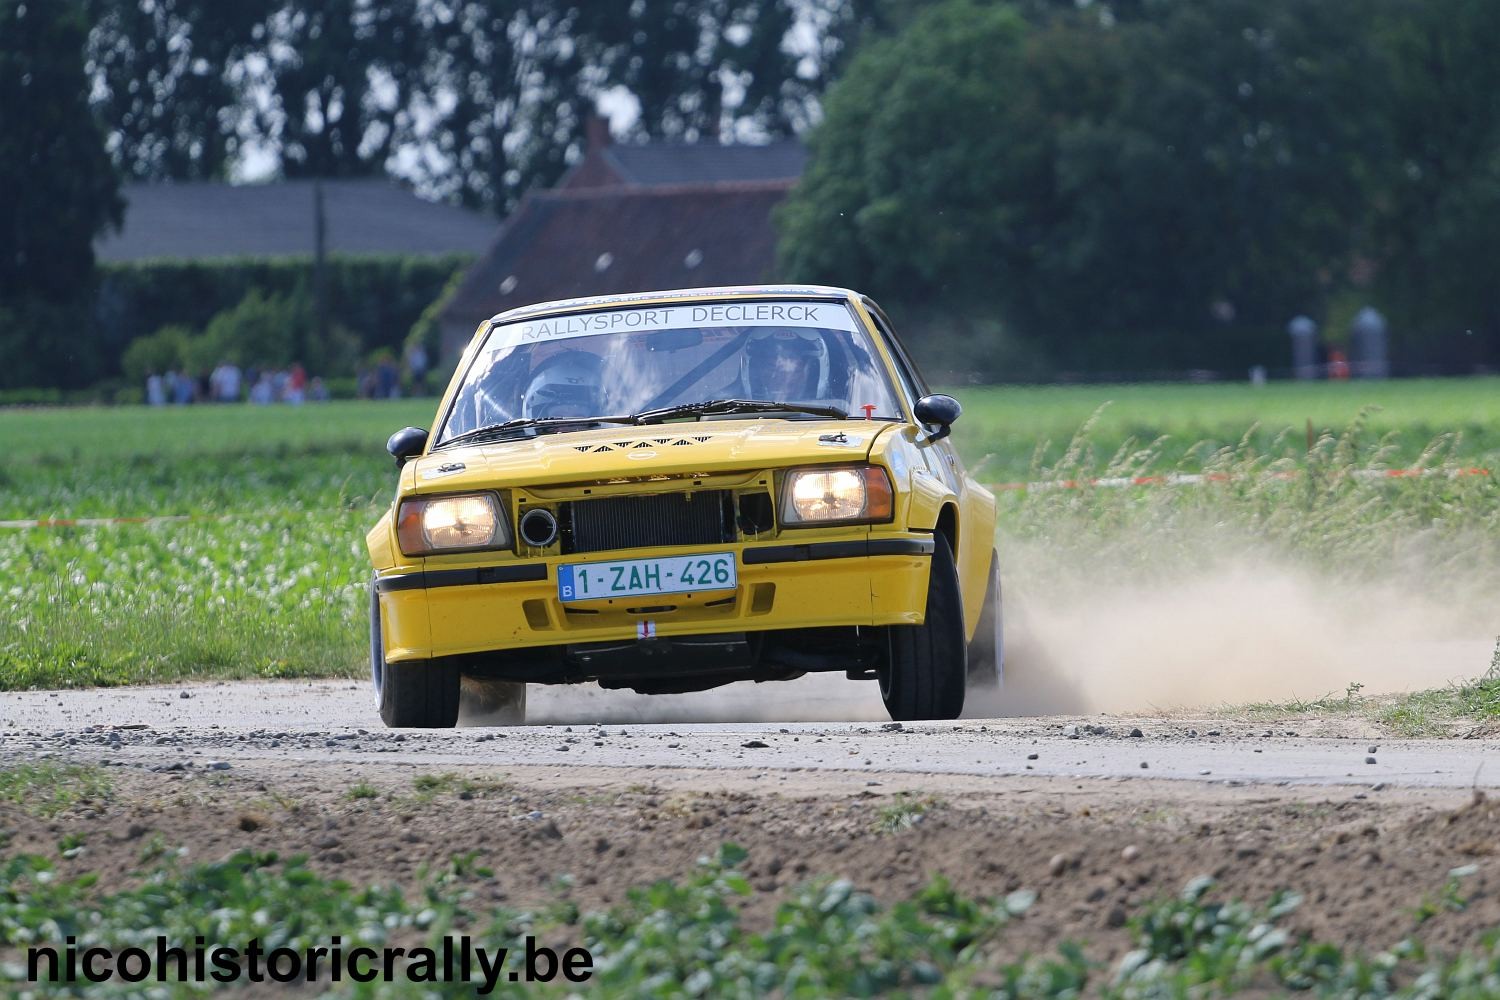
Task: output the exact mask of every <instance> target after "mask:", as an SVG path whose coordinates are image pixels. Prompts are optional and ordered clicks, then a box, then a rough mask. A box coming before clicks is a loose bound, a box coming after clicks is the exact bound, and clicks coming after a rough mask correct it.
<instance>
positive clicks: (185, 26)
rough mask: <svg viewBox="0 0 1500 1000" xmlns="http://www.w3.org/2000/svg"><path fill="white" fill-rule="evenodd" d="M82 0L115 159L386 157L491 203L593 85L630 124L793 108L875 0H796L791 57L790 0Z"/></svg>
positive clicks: (297, 165) (575, 113)
mask: <svg viewBox="0 0 1500 1000" xmlns="http://www.w3.org/2000/svg"><path fill="white" fill-rule="evenodd" d="M87 2H88V4H89V10H90V13H91V17H92V19H93V24H94V28H93V32H92V34H91V37H90V44H89V52H90V62H89V67H90V72H91V74H92V76H93V78H94V81H95V83H96V91H97V98H96V106H97V109H98V111H99V112H100V114H101V115H102V116H103V118H104V120H105V121H106V122H107V123H108V125H109V128H110V149H111V152H112V155H113V157H114V159H115V161H116V163H117V164H119V166H120V167H121V168H122V170H123V171H124V172H126V173H127V174H128V175H129V176H132V177H136V178H141V179H181V180H185V179H201V178H213V177H222V176H224V175H226V174H227V173H230V172H231V170H232V168H233V167H234V166H235V165H236V163H237V162H240V161H241V160H242V159H243V157H244V155H245V154H246V153H247V151H250V150H253V151H255V152H256V153H257V154H258V155H260V156H264V157H267V158H269V159H271V160H273V161H274V162H275V165H276V169H277V170H278V171H279V172H280V173H282V174H284V175H286V176H297V177H314V176H317V177H331V176H366V175H378V174H381V173H386V174H389V175H391V176H393V177H397V178H399V179H402V180H405V181H407V182H410V183H413V184H415V185H417V186H418V187H420V188H422V189H424V190H426V191H429V192H431V193H435V194H438V195H441V196H444V197H448V198H451V199H453V200H455V201H460V202H462V203H464V204H467V205H471V206H475V207H485V208H491V209H494V210H496V211H497V212H501V213H503V212H505V211H508V210H509V209H510V208H511V207H512V206H513V205H514V204H515V202H516V200H517V199H518V198H519V197H520V195H521V194H522V193H523V192H524V191H525V190H527V189H528V188H529V187H532V186H534V185H538V184H548V183H551V182H552V181H554V180H555V179H556V178H557V177H558V176H559V175H561V173H562V172H563V171H564V170H565V169H566V168H567V164H568V162H569V161H570V159H571V158H573V157H576V156H577V154H578V153H579V151H580V147H581V145H582V136H583V132H584V121H585V119H586V117H587V115H588V114H589V113H590V112H591V111H592V110H593V108H594V106H595V102H596V101H597V99H598V98H599V96H600V95H601V94H602V93H604V92H606V91H610V90H616V89H620V90H623V91H624V92H627V93H629V94H631V95H633V96H634V97H635V99H636V101H637V102H638V104H639V106H640V115H639V118H638V120H637V122H636V125H635V127H634V131H635V133H636V135H637V136H639V137H650V138H656V139H678V140H684V139H685V140H691V139H701V138H712V137H715V136H720V135H723V136H738V137H742V138H743V137H763V136H777V135H788V134H790V133H791V132H793V131H794V130H796V129H798V128H801V127H803V126H805V125H806V124H807V123H808V122H810V121H811V120H812V119H813V117H814V116H815V114H816V100H817V94H818V92H819V91H820V90H821V88H822V85H823V82H824V81H825V79H826V76H827V70H828V65H829V62H828V60H831V59H833V58H834V57H835V56H836V55H837V54H838V53H840V52H842V51H844V41H843V39H845V38H847V37H852V34H853V33H854V32H855V31H856V29H857V28H858V26H860V25H862V24H864V23H865V22H864V19H862V18H861V17H860V16H857V15H856V14H855V13H854V12H855V11H858V10H862V9H863V8H864V6H865V5H867V4H883V3H886V2H889V0H857V2H854V3H849V4H843V3H840V2H838V0H816V2H814V3H810V4H808V7H809V9H815V10H817V11H818V16H819V17H820V18H821V20H822V22H824V24H825V26H826V27H827V28H828V30H829V31H830V35H829V36H828V39H827V40H826V41H825V44H824V45H823V46H822V47H821V48H820V49H819V51H818V52H816V53H812V54H809V55H806V56H802V57H797V56H794V55H793V54H791V53H790V52H789V50H788V38H789V34H790V33H791V32H792V29H793V24H794V21H795V19H796V8H795V7H794V4H793V0H671V2H662V0H641V2H639V3H634V4H575V3H571V2H568V0H381V2H376V0H326V2H322V0H319V2H314V0H244V2H235V3H222V2H216V0H87Z"/></svg>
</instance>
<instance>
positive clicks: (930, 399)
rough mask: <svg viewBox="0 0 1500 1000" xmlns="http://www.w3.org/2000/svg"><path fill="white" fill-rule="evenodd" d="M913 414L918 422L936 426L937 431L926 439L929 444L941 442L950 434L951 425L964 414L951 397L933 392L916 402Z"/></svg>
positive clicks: (956, 401) (962, 409)
mask: <svg viewBox="0 0 1500 1000" xmlns="http://www.w3.org/2000/svg"><path fill="white" fill-rule="evenodd" d="M913 412H915V413H916V415H917V420H918V422H920V423H923V424H936V425H937V428H938V429H937V431H936V432H935V433H934V434H933V435H932V436H931V437H929V438H928V439H927V440H928V441H929V442H931V441H938V440H941V439H942V438H945V437H947V436H948V435H949V433H950V432H952V430H953V423H954V421H956V420H957V419H958V417H959V414H961V413H963V412H964V408H963V407H962V406H960V405H959V403H958V400H956V399H954V398H953V397H952V396H945V395H943V394H942V393H940V392H935V393H933V394H932V395H931V396H923V397H922V398H921V399H919V400H917V405H916V407H915V408H914V410H913Z"/></svg>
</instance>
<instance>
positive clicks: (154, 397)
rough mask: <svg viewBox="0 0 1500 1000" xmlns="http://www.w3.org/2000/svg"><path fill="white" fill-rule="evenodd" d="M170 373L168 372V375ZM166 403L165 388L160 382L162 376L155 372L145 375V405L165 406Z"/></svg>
mask: <svg viewBox="0 0 1500 1000" xmlns="http://www.w3.org/2000/svg"><path fill="white" fill-rule="evenodd" d="M170 374H171V373H170V372H169V373H168V375H170ZM166 404H167V389H166V386H165V384H164V383H163V382H162V377H161V376H160V375H158V374H156V372H152V373H151V374H149V375H147V376H146V405H148V406H165V405H166Z"/></svg>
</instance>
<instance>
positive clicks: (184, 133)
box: [87, 0, 270, 180]
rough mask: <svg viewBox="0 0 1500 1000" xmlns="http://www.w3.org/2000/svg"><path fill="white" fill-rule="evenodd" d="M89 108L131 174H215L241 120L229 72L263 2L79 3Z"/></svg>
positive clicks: (231, 152)
mask: <svg viewBox="0 0 1500 1000" xmlns="http://www.w3.org/2000/svg"><path fill="white" fill-rule="evenodd" d="M87 10H88V16H89V23H90V25H91V27H90V31H89V39H88V50H87V51H88V63H87V65H88V72H89V75H90V76H91V77H92V78H93V80H94V81H95V83H96V85H97V86H96V96H95V98H94V111H95V113H96V114H97V115H98V116H99V118H100V119H101V120H102V121H104V122H107V123H109V127H110V130H111V132H112V135H111V137H110V150H111V155H112V157H113V159H114V161H115V163H116V164H117V166H118V167H119V168H120V170H121V172H122V173H123V174H125V176H127V177H131V178H134V179H137V180H168V179H170V180H203V179H209V178H222V177H223V176H224V175H225V174H226V173H227V171H228V168H229V165H230V163H231V162H232V161H233V159H234V158H235V156H236V154H237V153H238V152H239V144H240V136H239V130H240V125H241V123H242V120H243V119H245V118H246V117H247V113H246V110H245V109H244V108H242V106H241V101H242V93H241V91H240V88H239V87H238V86H237V85H236V83H235V80H234V79H233V77H234V76H235V73H236V68H237V67H240V65H241V63H242V60H244V58H245V57H246V56H247V55H249V54H250V53H252V52H254V51H257V50H258V48H259V46H260V42H259V41H258V40H257V38H256V27H257V26H258V25H260V24H261V23H262V22H263V21H264V19H265V18H266V16H267V15H268V13H269V10H270V0H235V2H234V3H223V2H220V0H151V2H150V3H142V2H141V0H87Z"/></svg>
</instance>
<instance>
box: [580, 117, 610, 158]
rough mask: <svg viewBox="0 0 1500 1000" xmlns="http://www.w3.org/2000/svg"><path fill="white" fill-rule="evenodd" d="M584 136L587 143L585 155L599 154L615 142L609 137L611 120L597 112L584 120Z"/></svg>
mask: <svg viewBox="0 0 1500 1000" xmlns="http://www.w3.org/2000/svg"><path fill="white" fill-rule="evenodd" d="M583 134H584V139H585V141H586V143H587V145H586V146H585V147H584V152H585V153H594V152H598V151H599V150H602V149H603V148H604V147H606V146H608V145H609V144H610V143H611V142H612V141H613V140H612V139H611V138H610V135H609V119H608V118H605V117H604V116H603V115H601V114H598V113H597V112H590V113H589V115H588V116H587V117H585V118H584V120H583Z"/></svg>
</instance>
